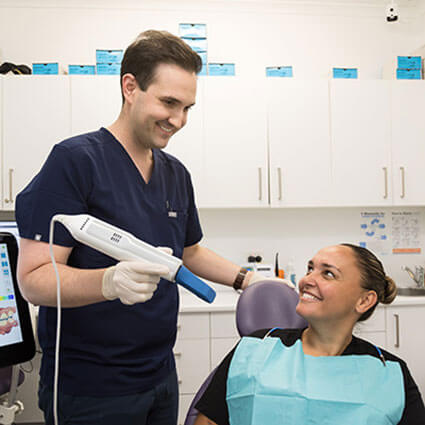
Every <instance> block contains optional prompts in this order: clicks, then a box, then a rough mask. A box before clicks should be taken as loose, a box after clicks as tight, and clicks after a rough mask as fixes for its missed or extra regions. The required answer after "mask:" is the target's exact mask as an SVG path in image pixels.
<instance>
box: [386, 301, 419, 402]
mask: <svg viewBox="0 0 425 425" xmlns="http://www.w3.org/2000/svg"><path fill="white" fill-rule="evenodd" d="M386 311H387V349H388V351H389V352H391V353H393V354H395V355H396V356H399V357H401V358H402V359H403V360H404V361H406V363H407V365H408V367H409V370H410V372H411V374H412V376H413V379H414V380H415V382H416V384H417V385H418V387H419V390H420V391H421V393H422V394H425V363H424V353H425V334H424V332H423V330H422V323H423V321H424V317H425V306H424V305H418V306H395V307H387V309H386Z"/></svg>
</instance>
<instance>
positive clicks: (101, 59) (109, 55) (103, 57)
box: [96, 49, 124, 63]
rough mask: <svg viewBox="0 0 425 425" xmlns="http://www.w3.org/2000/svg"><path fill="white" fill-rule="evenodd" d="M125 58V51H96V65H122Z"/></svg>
mask: <svg viewBox="0 0 425 425" xmlns="http://www.w3.org/2000/svg"><path fill="white" fill-rule="evenodd" d="M123 56H124V51H123V50H119V49H117V50H101V49H96V63H121V61H122V57H123Z"/></svg>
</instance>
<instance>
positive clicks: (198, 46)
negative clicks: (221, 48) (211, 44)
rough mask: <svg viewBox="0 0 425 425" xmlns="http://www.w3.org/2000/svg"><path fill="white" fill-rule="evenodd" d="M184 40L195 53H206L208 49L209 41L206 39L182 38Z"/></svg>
mask: <svg viewBox="0 0 425 425" xmlns="http://www.w3.org/2000/svg"><path fill="white" fill-rule="evenodd" d="M182 40H183V41H184V42H185V43H187V44H188V45H189V46H190V47H191V48H192V50H194V51H195V52H197V53H199V52H206V51H207V50H208V49H207V39H206V38H187V37H182Z"/></svg>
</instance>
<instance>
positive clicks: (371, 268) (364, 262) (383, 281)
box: [341, 243, 397, 322]
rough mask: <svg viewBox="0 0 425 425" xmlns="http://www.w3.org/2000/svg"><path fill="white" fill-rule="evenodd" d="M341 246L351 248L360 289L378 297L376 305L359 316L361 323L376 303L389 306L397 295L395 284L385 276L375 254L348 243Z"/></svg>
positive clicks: (371, 311)
mask: <svg viewBox="0 0 425 425" xmlns="http://www.w3.org/2000/svg"><path fill="white" fill-rule="evenodd" d="M341 245H342V246H347V247H349V248H351V250H352V251H353V253H354V256H355V258H356V260H357V265H358V267H359V270H360V275H361V279H362V280H361V285H362V287H363V288H364V289H367V290H369V291H375V292H376V295H377V296H378V301H377V303H376V304H375V305H374V306H373V307H371V308H370V309H369V310H368V311H366V312H364V313H363V314H362V315H361V316H360V318H359V322H361V321H363V320H366V319H368V318H369V317H370V316H371V315H372V313H373V312H374V311H375V308H376V306H377V305H378V303H382V304H391V303H392V302H393V300H394V298H395V297H396V295H397V287H396V284H395V282H394V281H393V280H392V279H391V278H390V277H389V276H387V275H386V274H385V270H384V267H383V266H382V263H381V262H380V261H379V260H378V259H377V258H376V256H375V254H373V253H372V252H371V251H369V250H368V249H366V248H363V247H361V246H358V245H352V244H349V243H343V244H341Z"/></svg>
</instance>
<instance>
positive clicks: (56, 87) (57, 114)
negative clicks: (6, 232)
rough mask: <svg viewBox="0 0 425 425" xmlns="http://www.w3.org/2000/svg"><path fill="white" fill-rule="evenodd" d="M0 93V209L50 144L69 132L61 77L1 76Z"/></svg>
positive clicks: (10, 202)
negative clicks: (0, 166)
mask: <svg viewBox="0 0 425 425" xmlns="http://www.w3.org/2000/svg"><path fill="white" fill-rule="evenodd" d="M2 80H3V93H2V101H3V102H2V104H3V106H2V121H3V128H2V136H3V137H2V147H3V155H2V190H3V196H2V209H4V210H14V209H15V198H16V195H17V193H19V192H20V191H21V190H22V189H23V188H24V187H25V186H26V185H27V184H28V183H29V182H30V180H31V179H32V178H33V177H34V175H35V174H36V173H37V172H38V171H39V169H40V168H41V166H42V164H43V163H44V161H45V159H46V157H47V155H48V153H49V152H50V150H51V148H52V146H53V145H54V144H55V143H57V142H59V141H61V140H63V139H65V138H67V137H69V135H70V116H71V114H70V102H69V80H68V77H65V76H53V75H49V76H45V75H41V76H27V75H26V76H5V77H2Z"/></svg>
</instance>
